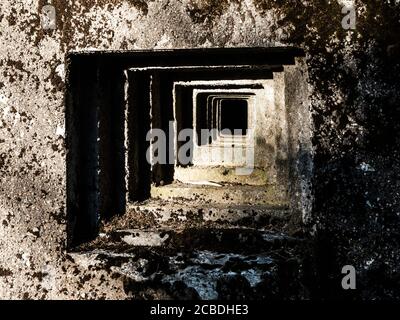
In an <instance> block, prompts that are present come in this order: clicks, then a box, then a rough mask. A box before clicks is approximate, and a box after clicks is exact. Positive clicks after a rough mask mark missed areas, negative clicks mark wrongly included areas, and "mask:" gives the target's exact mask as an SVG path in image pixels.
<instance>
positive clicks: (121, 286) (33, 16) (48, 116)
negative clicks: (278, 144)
mask: <svg viewBox="0 0 400 320" xmlns="http://www.w3.org/2000/svg"><path fill="white" fill-rule="evenodd" d="M45 4H48V2H47V1H43V0H40V1H28V2H21V1H14V0H9V1H3V2H1V4H0V28H1V33H0V68H1V71H0V221H1V224H0V248H1V249H0V250H1V255H0V297H1V298H4V299H7V298H19V299H27V298H32V299H39V298H46V299H52V298H57V299H58V298H62V299H64V298H69V299H71V298H75V299H91V298H92V299H96V298H111V299H112V298H119V299H122V298H127V297H132V296H135V297H138V296H140V294H139V293H138V292H137V291H136V292H135V291H134V290H135V288H136V289H137V287H135V285H133V284H132V282H130V281H129V280H126V279H124V278H123V276H121V275H120V274H116V272H115V271H112V270H110V265H108V268H107V267H105V265H106V266H107V264H105V265H103V264H102V263H101V264H100V265H95V267H93V269H91V268H90V266H91V265H90V264H89V263H87V264H86V265H82V264H79V263H78V261H77V260H79V259H78V258H76V256H75V258H76V259H73V258H71V257H69V255H67V254H66V249H65V247H66V245H65V243H66V231H65V229H66V227H65V225H66V223H67V222H66V221H67V219H66V213H65V207H66V206H65V202H66V201H65V184H66V180H65V175H66V173H65V159H66V150H65V144H64V140H63V137H62V136H61V135H60V131H59V130H58V129H57V128H58V127H59V126H60V125H61V126H62V123H63V121H64V96H63V92H64V89H65V79H64V78H63V76H62V73H60V68H59V66H60V65H62V64H64V63H65V61H64V60H65V56H66V54H67V53H68V52H70V51H72V50H75V51H79V50H82V49H101V50H118V49H124V50H128V49H130V50H131V49H138V48H154V47H155V46H158V47H159V48H181V47H210V46H218V47H227V46H266V45H277V44H278V45H281V44H290V45H296V46H300V47H302V48H304V49H305V50H306V52H307V66H308V73H309V78H310V81H309V86H310V88H311V94H312V106H311V108H312V110H311V111H312V115H313V122H314V127H315V132H314V138H313V146H314V148H315V163H314V166H315V167H314V172H315V176H314V178H313V185H314V186H318V187H317V188H316V189H315V190H313V194H314V198H315V200H314V203H313V215H312V221H311V223H310V229H312V230H315V231H316V232H315V237H316V238H315V240H316V241H315V243H314V246H313V249H314V255H315V257H316V260H317V262H316V264H317V267H318V270H319V272H318V274H314V275H313V276H315V277H314V278H315V279H316V281H317V282H318V284H319V291H318V290H317V291H316V292H317V293H316V296H321V297H328V298H329V297H338V296H341V295H342V294H343V292H342V290H341V291H340V292H338V291H336V290H330V289H331V288H332V287H334V288H336V287H338V286H337V285H336V284H337V283H340V279H337V278H338V277H339V276H340V274H339V275H338V273H337V270H340V268H341V266H342V265H344V264H347V263H348V262H349V261H351V262H352V263H353V264H354V266H355V267H356V269H357V270H359V273H357V277H358V279H359V282H358V283H359V284H360V286H359V287H358V290H357V293H355V296H356V297H357V298H365V299H371V298H373V299H379V298H383V299H385V298H386V299H388V298H389V299H394V298H399V297H400V293H399V288H400V283H399V278H398V274H399V266H400V261H399V255H398V251H399V244H398V241H397V242H396V239H399V237H400V234H399V232H400V229H399V228H398V226H399V219H400V216H399V210H400V209H399V208H400V197H399V194H398V190H399V188H400V185H399V179H398V178H397V176H398V172H399V170H400V161H399V159H400V154H399V148H398V146H399V145H400V140H399V134H398V133H399V132H400V127H399V126H400V122H399V121H398V120H397V119H399V118H400V109H399V105H400V96H399V95H400V88H399V83H400V79H399V77H400V62H399V56H400V55H399V51H400V49H399V48H400V44H399V39H398V35H399V34H400V23H399V19H400V8H399V3H398V1H397V2H395V1H373V0H360V1H356V7H357V24H356V30H354V31H345V30H343V29H342V28H341V24H340V22H341V19H342V17H343V15H342V13H341V6H340V5H339V3H338V2H337V1H324V0H318V1H296V2H295V3H293V2H289V1H283V0H282V1H281V0H277V1H269V0H253V1H252V0H246V1H238V0H235V1H228V0H223V1H214V0H204V1H200V0H182V1H175V0H165V1H164V0H163V1H145V0H125V1H114V0H113V1H105V0H98V1H89V0H86V1H79V2H66V1H61V0H55V1H52V5H54V6H55V8H56V14H57V21H56V25H57V27H56V29H55V30H48V31H45V30H43V29H42V28H41V24H40V23H41V22H40V18H41V17H40V14H41V8H42V6H43V5H45ZM363 164H368V167H371V168H374V171H372V170H360V168H362V167H364V168H365V165H363ZM177 216H178V214H177ZM144 222H146V223H148V225H151V224H152V223H153V222H152V220H151V219H150V218H149V219H148V221H144ZM35 228H37V229H38V230H39V231H38V230H36V229H35ZM28 230H29V231H28ZM150 258H154V260H155V261H158V260H157V259H156V258H155V257H153V256H151V254H150V255H149V256H148V257H146V259H149V260H150ZM160 261H162V262H163V263H164V264H163V265H165V261H164V260H162V259H161V260H160ZM103 262H104V261H103ZM150 264H151V262H150ZM44 266H50V267H49V269H45V271H43V270H44V269H43V268H44ZM117 266H118V264H117ZM114 267H115V266H114ZM51 268H53V269H54V270H53V271H51V270H52V269H51ZM124 270H125V269H124ZM187 271H190V270H187ZM192 271H193V270H192ZM291 272H292V271H291ZM241 275H242V276H243V277H244V279H243V277H239V278H238V277H236V278H235V279H234V280H232V281H231V280H229V281H225V282H224V283H223V284H219V285H218V286H217V287H215V286H213V288H212V289H213V290H212V291H211V290H209V291H207V292H201V291H200V294H202V295H203V296H210V295H211V293H210V292H212V294H214V296H215V290H217V291H218V290H220V291H219V292H220V293H221V294H222V293H223V292H225V293H226V294H227V295H228V294H229V292H230V289H229V288H230V287H229V285H227V284H230V285H235V284H236V285H237V287H240V288H242V289H243V291H244V292H248V291H246V290H248V289H249V288H250V287H251V284H252V283H253V284H254V283H257V281H258V280H257V279H258V276H257V275H255V274H253V273H252V271H249V272H248V273H244V274H241ZM246 279H247V280H246ZM332 279H333V280H332ZM175 280H176V281H174V282H173V285H172V289H171V288H170V290H172V292H175V293H176V294H177V293H179V294H181V296H180V297H183V296H186V297H187V296H192V297H198V296H199V294H198V292H197V291H196V292H194V291H193V290H191V289H190V288H188V281H186V277H184V276H183V274H182V276H181V277H180V281H178V280H179V279H178V278H176V279H175ZM185 281H186V282H185ZM246 281H247V282H246ZM44 283H45V284H44ZM38 285H40V287H38ZM195 286H196V287H197V285H195ZM189 287H190V286H189ZM192 287H193V286H192ZM215 288H218V289H215ZM226 288H228V289H226ZM274 288H276V287H274ZM164 289H165V288H164ZM174 290H175V291H174ZM167 291H168V290H167V289H165V290H164V291H163V290H161V289H160V290H159V291H157V289H154V288H152V289H151V290H150V289H149V291H147V293H146V292H145V293H141V294H142V296H145V297H146V294H147V296H148V295H149V293H150V292H153V293H154V296H157V294H159V295H158V296H159V297H160V296H161V297H171V295H172V294H171V292H170V291H169V292H167ZM231 292H232V291H231ZM227 295H226V296H225V297H227ZM351 298H353V297H351Z"/></svg>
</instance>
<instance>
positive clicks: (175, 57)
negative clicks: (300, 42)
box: [66, 48, 302, 245]
mask: <svg viewBox="0 0 400 320" xmlns="http://www.w3.org/2000/svg"><path fill="white" fill-rule="evenodd" d="M298 55H302V52H301V51H299V50H298V49H295V48H280V49H277V48H254V49H252V48H242V49H207V50H203V49H201V50H200V49H193V50H171V51H137V52H136V51H132V52H123V53H112V52H111V53H110V52H95V53H81V54H80V53H74V54H71V55H70V56H69V57H68V84H67V92H66V104H67V105H66V110H67V111H66V124H67V145H68V156H67V214H68V240H69V245H75V244H79V243H81V242H83V241H86V240H88V239H91V238H93V237H95V236H96V235H97V232H98V230H99V226H100V223H101V221H103V220H109V219H111V218H112V217H114V216H116V215H123V214H125V213H126V211H127V208H128V207H129V206H130V205H131V204H132V203H139V202H142V201H144V200H147V199H151V198H153V197H162V195H163V194H165V193H164V192H163V191H162V190H163V188H166V187H168V185H175V184H176V183H177V182H180V183H192V182H195V183H197V184H198V185H199V184H200V185H201V183H200V182H199V181H203V180H209V181H213V182H217V184H220V185H221V186H225V185H229V184H232V183H239V184H238V186H239V185H240V184H241V185H244V186H247V185H248V186H253V185H254V186H256V185H257V186H262V187H263V188H265V190H264V189H263V191H262V193H260V194H262V196H261V198H262V199H261V200H260V203H262V204H267V203H270V202H271V203H272V202H274V201H275V202H277V203H278V202H279V203H283V204H285V205H286V204H287V203H288V199H287V197H286V195H285V194H284V192H281V191H274V192H275V194H273V193H271V192H272V191H270V190H281V189H282V190H284V189H288V186H287V183H289V182H288V181H286V180H285V181H283V180H282V181H277V180H276V177H278V176H279V175H282V176H286V175H288V174H289V173H290V172H291V170H294V169H291V167H290V162H288V161H289V160H287V161H286V160H285V161H282V159H283V158H284V157H286V158H285V159H293V160H290V161H293V163H294V162H295V159H296V155H295V154H293V155H289V154H285V153H284V152H283V151H282V150H284V148H283V147H282V146H289V145H290V141H284V140H282V141H278V140H279V139H282V138H281V137H282V136H283V137H284V136H288V135H290V133H289V131H287V132H286V131H285V132H286V133H284V135H282V130H287V128H288V126H287V123H286V122H287V121H289V120H288V119H287V118H285V117H286V115H285V112H287V110H286V111H285V109H284V108H285V106H284V105H283V106H281V104H282V101H281V100H280V99H281V97H284V94H283V93H282V92H283V91H284V90H285V86H286V85H287V84H284V85H283V87H282V85H281V83H278V82H276V79H275V75H276V74H279V73H283V72H284V70H285V69H284V66H286V65H294V64H295V57H296V56H298ZM280 90H281V91H282V90H283V91H282V92H281V93H279V92H280ZM283 104H285V102H283ZM277 114H279V116H277ZM271 119H278V120H271ZM285 128H286V129H285ZM184 129H190V130H192V133H193V137H192V136H190V135H189V136H186V138H184V139H182V137H180V133H181V131H182V130H184ZM203 129H204V130H208V131H210V133H209V135H208V137H207V139H205V140H201V139H200V137H201V136H202V133H201V130H203ZM157 130H159V131H161V132H164V134H165V143H164V144H165V145H164V147H165V148H164V150H161V149H158V150H156V148H155V142H156V141H157V140H158V139H156V138H154V136H153V135H154V132H155V131H157ZM226 130H229V131H230V132H231V133H232V134H231V135H230V137H229V135H226V134H224V131H226ZM241 136H242V138H240V137H241ZM289 139H290V137H289ZM195 141H197V142H198V143H194V142H195ZM183 147H186V148H188V149H189V151H187V152H186V158H185V159H183V160H182V159H180V158H179V157H180V154H182V153H183V152H182V153H181V152H180V151H181V149H182V148H183ZM206 148H207V149H206ZM281 149H282V150H281ZM285 150H286V149H285ZM162 152H164V154H163V155H162V157H161V156H160V154H161V153H162ZM250 152H254V154H255V161H254V163H253V166H254V168H253V171H252V172H254V174H250V175H249V176H248V177H244V178H243V177H232V176H231V175H230V174H226V172H230V171H229V170H232V169H235V168H237V167H241V166H243V163H244V161H245V160H246V159H245V156H246V154H248V153H250ZM285 152H286V151H285ZM286 153H287V152H286ZM149 154H150V156H149ZM226 154H228V155H229V154H232V155H233V154H234V156H233V157H232V158H230V159H227V158H224V156H225V155H226ZM160 157H161V158H162V161H159V162H156V163H154V162H152V161H150V160H149V159H153V160H154V158H158V159H160ZM281 173H282V174H281ZM214 180H215V181H214ZM236 189H237V190H239V193H240V187H239V188H236ZM269 194H272V196H270V195H269ZM268 197H270V198H268ZM271 197H272V198H271Z"/></svg>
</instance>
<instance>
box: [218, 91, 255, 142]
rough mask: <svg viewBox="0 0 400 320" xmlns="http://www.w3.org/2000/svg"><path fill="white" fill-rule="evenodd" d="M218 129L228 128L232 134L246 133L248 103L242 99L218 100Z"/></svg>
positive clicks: (224, 129) (222, 130)
mask: <svg viewBox="0 0 400 320" xmlns="http://www.w3.org/2000/svg"><path fill="white" fill-rule="evenodd" d="M219 118H220V119H219V120H220V128H219V129H220V131H221V132H222V133H224V131H226V130H229V132H231V134H232V135H246V133H247V128H248V104H247V101H246V100H242V99H222V100H221V101H220V113H219Z"/></svg>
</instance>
